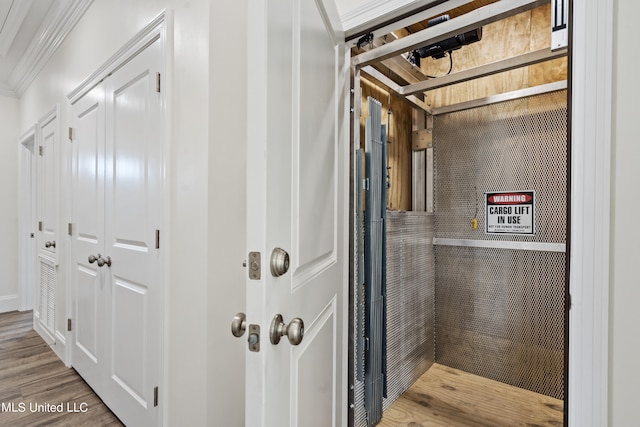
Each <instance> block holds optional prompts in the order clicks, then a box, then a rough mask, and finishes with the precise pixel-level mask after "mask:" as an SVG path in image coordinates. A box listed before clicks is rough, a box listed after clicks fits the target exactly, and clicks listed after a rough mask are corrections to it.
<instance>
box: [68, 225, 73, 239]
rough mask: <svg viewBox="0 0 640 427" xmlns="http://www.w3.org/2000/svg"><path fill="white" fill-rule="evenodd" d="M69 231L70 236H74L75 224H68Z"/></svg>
mask: <svg viewBox="0 0 640 427" xmlns="http://www.w3.org/2000/svg"><path fill="white" fill-rule="evenodd" d="M67 233H69V236H73V224H71V223H69V224H68V228H67Z"/></svg>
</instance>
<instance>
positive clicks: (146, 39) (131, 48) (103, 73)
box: [67, 10, 167, 104]
mask: <svg viewBox="0 0 640 427" xmlns="http://www.w3.org/2000/svg"><path fill="white" fill-rule="evenodd" d="M166 20H167V11H166V10H163V11H162V12H161V13H160V14H159V15H158V16H156V17H155V18H154V19H153V21H151V22H150V23H149V24H148V25H147V26H146V27H144V28H143V29H142V30H141V31H140V32H138V33H137V34H136V35H135V36H134V37H133V38H132V39H131V40H129V41H128V42H127V43H126V44H125V45H124V46H122V47H121V48H120V49H118V51H117V52H116V53H115V54H113V55H112V56H111V58H109V59H108V60H107V61H106V62H105V63H104V64H102V65H101V66H100V67H98V69H97V70H96V71H94V72H93V73H92V74H91V75H90V76H89V77H87V78H86V79H84V81H83V82H82V83H80V84H79V85H78V86H77V87H76V88H75V89H74V90H72V91H71V92H70V93H69V94H68V95H67V99H68V100H69V102H70V103H71V104H74V103H75V102H76V101H77V100H78V99H80V98H82V96H84V95H85V94H86V93H87V92H88V91H89V90H91V89H92V88H93V87H94V86H95V85H97V84H98V83H100V82H101V81H102V80H104V79H105V78H106V77H107V76H108V75H109V74H111V73H113V72H114V71H116V70H117V69H118V68H120V67H121V66H122V65H124V64H125V63H127V62H128V60H129V59H131V58H132V57H133V56H135V55H137V54H138V52H140V51H142V50H143V49H145V48H146V47H147V46H148V45H150V44H151V43H153V42H154V41H155V40H157V39H158V38H163V37H164V35H163V34H164V31H165V22H166Z"/></svg>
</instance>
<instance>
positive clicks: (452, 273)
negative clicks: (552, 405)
mask: <svg viewBox="0 0 640 427" xmlns="http://www.w3.org/2000/svg"><path fill="white" fill-rule="evenodd" d="M566 129H567V109H566V91H561V92H555V93H551V94H545V95H538V96H535V97H531V98H526V99H520V100H514V101H509V102H504V103H500V104H494V105H488V106H484V107H479V108H474V109H470V110H465V111H460V112H455V113H449V114H446V115H442V116H437V117H436V118H435V120H434V156H435V157H434V158H435V235H436V237H439V238H452V239H471V240H495V241H505V240H510V241H527V242H546V243H565V241H566V194H567V186H566V176H567V174H566V164H567V134H566ZM514 190H515V191H520V190H533V191H535V192H536V234H535V235H533V236H518V235H516V236H514V235H494V234H485V232H484V222H485V215H484V210H485V206H484V201H483V195H484V193H485V192H492V191H514ZM476 205H477V206H478V212H477V218H478V221H479V227H478V228H477V229H476V230H472V229H471V226H470V221H471V219H472V218H473V217H474V215H475V211H476ZM435 259H436V361H437V362H438V363H442V364H444V365H447V366H451V367H454V368H458V369H462V370H465V371H468V372H471V373H474V374H477V375H481V376H484V377H487V378H491V379H495V380H498V381H502V382H505V383H508V384H512V385H515V386H518V387H521V388H525V389H529V390H532V391H536V392H539V393H543V394H546V395H549V396H553V397H556V398H560V399H562V398H563V397H564V389H563V377H564V365H563V360H564V286H565V263H566V259H565V254H564V253H555V252H534V251H520V250H512V249H498V248H493V249H492V248H464V247H451V246H437V247H436V249H435Z"/></svg>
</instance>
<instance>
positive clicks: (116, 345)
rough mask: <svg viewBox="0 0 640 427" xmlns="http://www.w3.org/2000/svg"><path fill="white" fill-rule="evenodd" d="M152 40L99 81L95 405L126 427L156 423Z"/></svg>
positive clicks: (158, 152) (157, 58) (156, 52)
mask: <svg viewBox="0 0 640 427" xmlns="http://www.w3.org/2000/svg"><path fill="white" fill-rule="evenodd" d="M160 48H161V45H160V40H156V41H155V42H154V43H153V44H151V45H150V46H148V47H147V48H146V49H145V50H144V51H142V52H141V53H139V54H138V55H137V56H136V57H135V58H133V59H132V60H131V61H129V62H127V63H126V64H125V65H124V66H123V67H122V68H120V69H118V71H117V72H115V73H114V74H113V75H112V76H111V77H109V78H108V79H107V80H106V81H105V85H106V124H107V125H106V150H105V165H106V166H105V194H106V198H105V254H104V256H105V257H107V256H108V257H110V258H111V260H112V265H111V267H109V268H106V269H105V273H106V275H107V276H106V277H105V280H106V282H105V285H106V287H107V289H109V293H108V298H107V301H106V302H107V317H108V319H109V321H108V322H107V324H106V325H107V328H109V330H108V336H109V342H108V349H109V353H108V357H109V358H110V360H109V364H108V379H107V384H106V390H107V392H106V393H105V395H104V396H102V398H103V400H104V401H105V402H106V403H107V404H108V405H109V406H110V407H111V408H112V409H113V410H114V412H115V413H116V415H118V417H120V418H121V419H122V420H123V422H125V424H127V425H132V426H145V425H156V423H157V421H156V420H157V417H158V408H155V407H154V389H155V387H156V386H158V384H159V381H160V375H161V355H162V337H161V332H162V301H163V299H162V289H163V286H162V270H163V265H162V262H161V259H162V258H161V251H160V249H159V248H158V247H157V243H159V242H157V241H156V233H157V231H156V230H158V231H159V230H160V228H161V223H162V205H163V203H162V180H163V174H164V169H163V164H164V163H163V149H164V148H163V135H164V132H163V122H162V114H161V111H162V110H161V105H162V104H161V102H162V96H161V93H159V92H158V91H157V81H156V79H157V73H158V72H159V71H160V66H161V57H162V56H161V50H160Z"/></svg>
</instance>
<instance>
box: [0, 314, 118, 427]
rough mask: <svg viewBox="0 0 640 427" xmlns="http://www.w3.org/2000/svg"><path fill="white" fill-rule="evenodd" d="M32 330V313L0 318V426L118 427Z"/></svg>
mask: <svg viewBox="0 0 640 427" xmlns="http://www.w3.org/2000/svg"><path fill="white" fill-rule="evenodd" d="M32 326H33V314H32V312H11V313H3V314H0V405H1V406H0V426H16V427H22V426H25V427H26V426H41V425H47V426H70V427H71V426H87V427H88V426H91V427H98V426H122V423H121V422H120V421H119V420H118V419H117V418H116V417H115V415H113V414H112V413H111V411H110V410H109V408H107V407H106V406H105V405H104V404H103V403H102V401H101V400H100V398H98V396H96V394H95V393H94V392H93V391H92V390H91V388H89V386H88V385H87V384H86V383H85V382H84V381H83V380H82V378H80V376H79V375H78V374H77V373H76V371H74V370H73V369H69V368H67V367H65V366H64V364H63V363H62V362H61V361H60V359H58V357H57V356H56V355H55V354H54V353H53V351H52V350H51V349H50V348H49V346H48V345H47V344H46V343H45V342H44V341H43V340H42V338H40V336H39V335H38V334H37V333H36V332H35V331H34V330H33V328H32ZM54 411H55V412H54Z"/></svg>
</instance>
